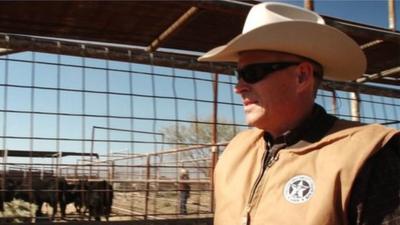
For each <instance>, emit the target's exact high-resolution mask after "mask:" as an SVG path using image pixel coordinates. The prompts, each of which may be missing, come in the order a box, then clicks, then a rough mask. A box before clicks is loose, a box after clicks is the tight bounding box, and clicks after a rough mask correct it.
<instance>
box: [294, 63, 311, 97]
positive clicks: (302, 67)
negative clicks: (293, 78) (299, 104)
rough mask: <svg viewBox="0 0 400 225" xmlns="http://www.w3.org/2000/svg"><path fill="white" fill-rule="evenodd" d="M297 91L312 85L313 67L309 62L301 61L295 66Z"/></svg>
mask: <svg viewBox="0 0 400 225" xmlns="http://www.w3.org/2000/svg"><path fill="white" fill-rule="evenodd" d="M296 72H297V85H298V91H301V92H302V91H304V90H305V89H308V88H311V89H312V87H313V83H314V82H313V78H314V67H313V66H312V65H311V63H309V62H302V63H300V64H299V65H298V67H297V71H296Z"/></svg>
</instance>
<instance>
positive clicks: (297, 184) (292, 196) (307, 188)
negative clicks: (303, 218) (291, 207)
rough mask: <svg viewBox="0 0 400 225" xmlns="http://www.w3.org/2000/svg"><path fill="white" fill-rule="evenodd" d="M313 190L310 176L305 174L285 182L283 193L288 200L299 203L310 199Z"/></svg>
mask: <svg viewBox="0 0 400 225" xmlns="http://www.w3.org/2000/svg"><path fill="white" fill-rule="evenodd" d="M314 191H315V186H314V181H313V180H312V178H311V177H309V176H306V175H298V176H295V177H293V178H292V179H290V180H289V181H288V182H287V183H286V185H285V188H284V190H283V195H284V196H285V199H286V200H287V201H288V202H290V203H293V204H300V203H304V202H306V201H308V200H310V198H311V197H312V195H313V194H314Z"/></svg>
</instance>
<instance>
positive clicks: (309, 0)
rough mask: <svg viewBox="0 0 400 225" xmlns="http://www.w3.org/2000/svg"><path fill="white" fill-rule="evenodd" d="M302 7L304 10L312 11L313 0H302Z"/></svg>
mask: <svg viewBox="0 0 400 225" xmlns="http://www.w3.org/2000/svg"><path fill="white" fill-rule="evenodd" d="M304 7H305V8H306V9H309V10H313V11H314V1H313V0H304Z"/></svg>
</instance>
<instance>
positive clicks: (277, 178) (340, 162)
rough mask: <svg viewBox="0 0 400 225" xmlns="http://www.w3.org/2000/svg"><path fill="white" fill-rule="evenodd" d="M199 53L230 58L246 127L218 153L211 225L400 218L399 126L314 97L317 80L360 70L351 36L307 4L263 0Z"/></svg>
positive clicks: (372, 224) (373, 224)
mask: <svg viewBox="0 0 400 225" xmlns="http://www.w3.org/2000/svg"><path fill="white" fill-rule="evenodd" d="M222 19H224V18H222ZM227 29H229V28H227ZM210 32H216V31H211V30H210ZM199 60H200V61H211V62H236V63H237V78H238V83H237V84H236V87H235V92H236V93H237V94H238V95H239V96H240V97H241V99H242V102H243V108H244V113H245V118H246V121H247V123H248V124H249V125H251V126H253V127H254V128H253V129H249V130H247V131H244V132H241V133H240V134H238V135H237V136H236V137H235V138H234V139H233V140H232V141H231V142H230V143H229V145H228V146H227V148H226V149H225V150H224V152H223V154H222V156H221V157H220V159H219V161H218V164H217V166H216V169H215V174H214V176H215V186H214V190H215V202H216V207H215V217H214V225H354V224H357V225H361V224H363V225H377V224H382V225H383V224H386V225H389V224H391V225H395V224H397V225H399V224H400V207H399V206H400V149H399V148H400V140H399V139H400V138H399V132H398V131H397V130H395V129H391V128H387V127H384V126H382V125H379V124H370V125H365V124H361V123H355V122H351V121H346V120H342V119H338V118H337V117H335V116H332V115H329V114H327V113H326V111H325V110H324V109H323V108H322V107H321V106H319V105H317V104H315V103H314V101H315V97H316V93H317V89H318V86H319V84H320V83H321V81H322V79H330V80H336V81H352V80H355V79H356V78H358V77H360V76H361V75H363V73H364V72H365V70H366V57H365V55H364V53H363V51H362V50H361V49H360V47H359V45H358V44H357V43H356V42H354V41H353V40H352V39H351V38H350V37H348V36H347V35H346V34H344V33H343V32H341V31H339V30H337V29H336V28H333V27H331V26H328V25H326V24H325V22H324V19H323V18H322V17H321V16H319V15H318V14H316V13H315V12H312V11H309V10H306V9H303V8H300V7H296V6H293V5H289V4H284V3H273V2H264V3H260V4H257V5H255V6H253V7H252V9H251V10H250V12H249V14H248V16H247V18H246V21H245V24H244V27H243V32H242V34H240V35H238V36H236V37H235V38H234V39H232V40H231V41H230V42H228V43H227V44H226V45H223V46H219V47H217V48H214V49H212V50H210V51H209V52H207V53H206V54H205V55H203V56H202V57H200V58H199Z"/></svg>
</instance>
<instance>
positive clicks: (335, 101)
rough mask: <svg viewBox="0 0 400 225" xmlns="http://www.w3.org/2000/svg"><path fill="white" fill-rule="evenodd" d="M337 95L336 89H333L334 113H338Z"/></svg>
mask: <svg viewBox="0 0 400 225" xmlns="http://www.w3.org/2000/svg"><path fill="white" fill-rule="evenodd" d="M336 106H337V96H336V91H335V90H332V113H333V114H335V115H336V114H337V107H336Z"/></svg>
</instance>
